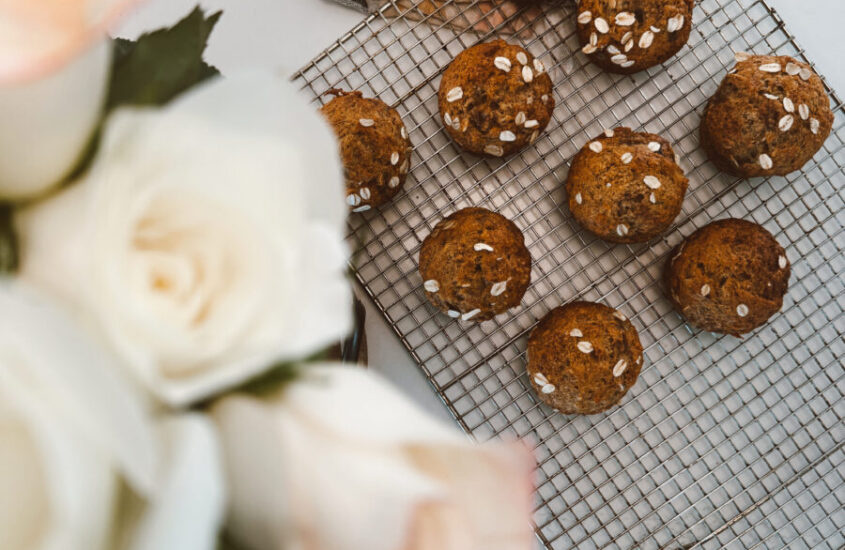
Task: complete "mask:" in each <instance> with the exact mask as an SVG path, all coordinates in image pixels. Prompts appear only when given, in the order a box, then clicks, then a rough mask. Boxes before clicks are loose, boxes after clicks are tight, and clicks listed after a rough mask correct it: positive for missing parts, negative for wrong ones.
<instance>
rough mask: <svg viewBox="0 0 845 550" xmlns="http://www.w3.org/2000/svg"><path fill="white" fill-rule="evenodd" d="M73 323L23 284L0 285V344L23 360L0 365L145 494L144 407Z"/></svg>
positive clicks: (147, 435)
mask: <svg viewBox="0 0 845 550" xmlns="http://www.w3.org/2000/svg"><path fill="white" fill-rule="evenodd" d="M73 323H74V322H73V321H72V320H71V319H69V318H67V317H66V316H65V315H64V314H63V313H62V312H60V311H58V310H56V309H55V308H53V307H52V306H50V305H49V304H48V303H46V302H45V301H44V300H43V299H41V298H40V297H39V296H37V295H36V294H34V293H33V292H32V291H31V290H29V289H27V288H26V287H24V286H23V285H19V284H9V283H2V284H0V347H2V348H3V349H6V350H7V351H10V352H11V351H13V350H17V353H18V354H19V355H20V356H21V357H23V358H25V360H24V361H14V362H13V364H10V365H3V364H0V368H5V369H11V370H9V371H8V372H12V373H15V372H17V375H18V376H23V377H24V379H25V380H26V382H27V384H28V385H29V386H30V387H31V388H33V390H37V391H38V392H39V395H40V398H41V399H42V400H44V401H45V404H49V408H50V410H51V411H52V412H53V414H55V416H56V417H57V418H60V419H61V420H62V422H63V423H67V424H69V425H72V426H73V427H74V429H78V430H79V431H80V432H81V433H82V434H84V436H85V437H86V438H90V440H92V441H94V442H95V444H96V445H97V446H99V447H100V448H101V451H102V452H104V453H105V454H106V456H109V457H112V458H113V459H114V460H115V461H116V463H117V466H118V467H119V468H120V469H121V470H122V471H123V473H124V475H126V477H127V479H128V481H129V482H130V484H132V486H133V488H134V489H135V490H137V491H138V492H140V493H141V494H147V493H148V492H149V490H150V489H151V487H152V484H153V478H154V472H155V464H156V456H157V447H156V444H155V441H154V439H153V434H152V427H151V426H150V424H149V421H148V417H147V410H146V408H147V407H146V405H145V404H144V402H143V401H142V400H141V397H140V396H139V395H138V394H137V392H136V391H135V389H134V388H133V387H132V386H130V385H128V384H127V382H126V380H124V379H123V378H122V377H121V376H120V367H118V366H117V362H116V361H115V360H114V358H113V357H112V356H110V355H109V354H108V353H105V352H104V351H103V350H102V349H100V348H97V347H94V346H92V345H91V343H90V341H89V339H88V336H87V335H85V334H81V333H80V331H79V330H78V329H76V328H75V327H74V325H73ZM33 342H38V345H37V346H35V345H32V343H33ZM0 363H3V361H0Z"/></svg>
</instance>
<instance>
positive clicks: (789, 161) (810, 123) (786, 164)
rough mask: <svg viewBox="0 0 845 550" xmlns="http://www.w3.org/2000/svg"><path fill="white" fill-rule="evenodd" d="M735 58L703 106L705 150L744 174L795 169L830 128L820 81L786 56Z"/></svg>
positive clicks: (724, 166) (726, 168) (723, 166)
mask: <svg viewBox="0 0 845 550" xmlns="http://www.w3.org/2000/svg"><path fill="white" fill-rule="evenodd" d="M737 61H738V63H737V65H736V68H735V69H734V70H732V71H731V72H730V73H728V75H727V76H725V79H724V80H723V81H722V84H721V85H720V86H719V89H718V90H717V91H716V94H715V95H714V96H713V97H712V98H711V99H710V102H709V104H708V105H707V109H706V110H705V111H704V117H703V119H702V121H701V143H702V145H703V147H704V149H705V151H707V155H708V156H709V157H710V160H712V161H713V163H714V164H716V166H718V167H719V168H720V169H721V170H724V171H725V172H728V173H730V174H733V175H735V176H738V177H742V178H750V177H755V176H772V175H786V174H788V173H790V172H794V171H795V170H799V169H800V168H801V167H802V166H804V164H806V163H807V161H809V160H810V159H812V158H813V155H815V154H816V152H817V151H818V150H819V149H821V147H822V145H823V144H824V142H825V140H826V139H827V136H828V135H830V130H831V128H832V127H833V112H832V111H831V109H830V100H829V99H828V97H827V94H826V93H825V89H824V84H823V83H822V81H821V79H820V78H819V77H818V76H817V75H816V74H815V73H814V72H813V71H812V69H811V68H810V66H809V65H807V64H805V63H801V62H800V61H796V60H795V59H793V58H791V57H788V56H771V55H750V54H746V53H740V54H737Z"/></svg>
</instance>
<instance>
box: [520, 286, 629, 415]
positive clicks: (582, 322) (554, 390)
mask: <svg viewBox="0 0 845 550" xmlns="http://www.w3.org/2000/svg"><path fill="white" fill-rule="evenodd" d="M527 357H528V364H527V366H526V369H527V371H528V378H529V379H530V380H531V384H532V386H533V387H534V389H535V390H536V391H537V395H538V396H539V397H540V399H542V400H543V401H544V402H545V403H546V404H548V405H549V406H551V407H553V408H555V409H557V410H558V411H560V412H562V413H566V414H595V413H599V412H602V411H605V410H607V409H609V408H610V407H612V406H613V405H615V404H617V403H619V401H620V400H621V399H622V397H623V396H624V395H625V394H626V393H627V392H628V390H629V389H631V387H632V386H633V385H634V383H635V382H636V381H637V377H638V376H639V373H640V368H641V366H642V358H643V347H642V345H641V344H640V339H639V336H638V335H637V330H636V329H635V328H634V325H633V324H631V322H630V321H629V320H628V319H627V318H626V317H625V316H624V315H623V314H622V313H621V312H619V311H617V310H615V309H613V308H611V307H608V306H606V305H603V304H597V303H594V302H572V303H569V304H566V305H564V306H561V307H558V308H556V309H553V310H552V311H550V312H549V313H548V314H547V315H546V316H545V317H543V319H542V320H541V321H540V322H539V323H538V324H537V326H536V327H535V328H534V330H533V331H532V332H531V335H530V336H529V337H528V351H527Z"/></svg>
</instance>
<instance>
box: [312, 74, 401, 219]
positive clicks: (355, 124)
mask: <svg viewBox="0 0 845 550" xmlns="http://www.w3.org/2000/svg"><path fill="white" fill-rule="evenodd" d="M329 93H331V94H335V95H336V96H337V97H335V98H334V99H332V100H331V101H329V102H328V103H327V104H326V105H324V106H323V107H322V109H320V111H321V112H322V113H323V115H324V116H325V117H326V118H327V119H328V121H329V123H330V124H331V126H332V128H333V129H334V132H335V134H336V135H337V138H338V140H339V141H340V156H341V160H342V161H343V168H344V170H345V173H346V202H347V204H348V205H349V207H350V208H351V209H352V211H353V212H364V211H365V210H369V209H370V208H372V207H374V206H381V205H382V204H384V203H386V202H388V201H389V200H390V199H392V198H393V197H394V196H396V194H397V193H398V192H399V189H401V187H402V184H403V183H405V176H406V175H407V174H408V168H409V166H410V162H411V140H410V139H409V138H408V132H407V130H405V125H404V124H402V118H401V117H400V116H399V113H397V112H396V110H395V109H392V108H391V107H388V106H387V105H385V104H384V102H383V101H381V100H380V99H374V98H366V97H362V96H361V92H344V91H342V90H331V91H330V92H329Z"/></svg>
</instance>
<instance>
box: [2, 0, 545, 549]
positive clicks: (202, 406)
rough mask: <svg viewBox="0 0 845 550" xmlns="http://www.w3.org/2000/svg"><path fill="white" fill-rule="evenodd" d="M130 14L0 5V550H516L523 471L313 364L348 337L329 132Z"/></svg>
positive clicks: (522, 532) (198, 48)
mask: <svg viewBox="0 0 845 550" xmlns="http://www.w3.org/2000/svg"><path fill="white" fill-rule="evenodd" d="M123 4H125V2H119V1H117V0H73V1H70V0H39V1H37V2H30V1H28V0H6V1H2V0H0V29H4V30H3V33H5V32H6V31H5V30H6V29H12V30H13V31H14V32H11V31H10V32H11V34H2V36H0V117H2V121H3V124H2V126H0V196H2V198H4V199H6V200H10V201H11V200H14V201H16V202H15V203H7V204H6V206H4V210H3V214H4V216H5V217H4V218H2V219H0V222H1V223H0V233H2V242H0V245H2V246H0V259H2V263H3V267H4V269H6V270H7V274H6V276H5V277H4V279H3V281H2V282H0V549H2V550H24V549H39V550H42V549H43V550H96V549H105V548H115V549H143V550H146V549H150V550H152V549H156V550H158V549H171V548H172V549H179V550H194V549H196V550H200V549H203V550H205V549H209V550H210V549H214V548H217V547H219V545H223V546H225V547H231V548H251V549H257V550H265V549H267V550H269V549H288V548H289V549H303V550H304V549H310V550H323V549H332V550H347V549H348V550H356V549H366V550H411V549H420V550H422V549H438V550H441V549H454V550H463V549H470V550H472V549H482V548H483V549H485V550H486V549H511V548H513V549H527V548H529V547H530V546H531V529H530V525H529V517H530V509H531V476H532V469H533V461H532V459H531V457H530V453H529V452H528V451H527V450H526V448H525V447H524V446H522V445H521V444H518V443H513V444H509V443H489V444H485V445H475V444H473V443H471V442H470V441H469V440H468V439H467V438H465V437H464V436H463V435H462V434H460V433H458V432H457V431H456V430H454V429H453V428H451V427H447V426H444V425H441V424H439V423H438V422H435V421H434V420H432V419H431V418H429V417H427V416H426V415H424V414H423V413H422V412H420V411H419V410H417V409H416V408H415V407H414V406H412V405H411V404H410V403H408V402H407V401H406V400H405V399H404V398H403V397H402V396H401V394H399V393H398V392H397V391H396V390H395V389H393V388H392V387H390V386H389V385H387V384H386V383H384V382H382V381H381V380H379V379H377V378H376V377H375V376H374V375H372V374H369V373H367V371H365V370H361V369H359V368H356V367H350V366H342V365H338V364H325V363H321V364H317V363H315V362H313V361H310V362H309V361H305V358H307V357H311V356H313V355H314V354H315V353H317V352H319V351H320V350H322V349H324V348H325V347H326V346H328V345H330V344H331V343H333V342H335V341H337V340H339V339H340V338H342V337H343V336H344V335H346V334H347V333H348V331H349V329H350V324H351V319H350V317H351V316H350V311H351V306H350V302H351V289H350V285H349V282H348V281H347V279H346V275H345V267H346V261H347V249H346V245H345V243H344V226H345V216H346V208H345V203H344V188H343V180H342V175H341V167H340V163H339V160H338V154H337V152H336V150H337V145H336V143H335V140H334V137H333V136H332V134H331V132H330V130H329V128H328V127H327V125H326V124H325V123H324V122H323V121H322V120H321V118H320V117H319V116H318V115H317V114H316V113H315V112H314V109H313V108H312V107H311V106H309V105H308V104H307V103H305V102H304V101H303V100H302V99H301V98H300V97H298V95H297V94H296V92H295V91H293V90H292V89H291V87H290V86H289V84H287V83H286V82H285V81H284V80H282V79H280V78H278V77H275V76H271V75H269V74H260V73H253V74H244V75H230V76H227V77H225V78H224V77H221V76H218V75H216V71H215V70H214V69H213V68H212V67H209V66H208V65H205V64H204V63H203V62H202V60H201V57H200V54H201V53H202V49H203V46H204V43H205V39H206V38H207V36H208V34H209V33H210V31H211V28H212V27H213V25H214V22H215V21H216V20H217V18H218V17H219V14H215V15H213V16H211V17H206V16H205V15H204V14H203V13H202V12H200V11H195V12H194V13H192V14H191V15H189V16H188V17H187V18H186V19H185V20H183V21H182V22H180V23H179V24H178V25H176V26H175V27H173V28H171V29H164V30H161V31H157V32H156V33H152V34H149V35H146V36H144V37H142V38H141V39H139V40H138V41H137V42H127V41H118V42H116V43H113V42H112V41H110V40H108V39H107V37H106V35H105V28H106V26H107V25H108V24H109V22H110V21H111V19H112V18H113V17H115V16H116V14H118V13H119V12H120V11H121V10H122V8H123V7H124V6H123ZM22 200H25V202H21V201H22ZM280 366H283V367H284V368H283V372H285V373H286V374H287V376H285V377H279V376H273V375H274V374H277V373H278V372H280ZM256 380H258V381H261V383H260V384H256V383H255V382H256Z"/></svg>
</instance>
